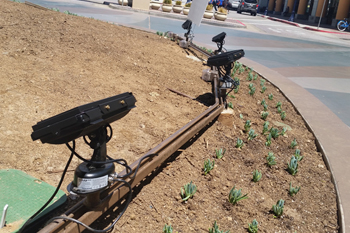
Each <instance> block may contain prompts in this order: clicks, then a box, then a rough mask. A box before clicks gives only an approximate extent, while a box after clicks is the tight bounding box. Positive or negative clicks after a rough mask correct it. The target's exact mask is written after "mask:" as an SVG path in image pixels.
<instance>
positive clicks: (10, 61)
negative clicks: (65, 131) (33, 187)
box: [0, 0, 338, 232]
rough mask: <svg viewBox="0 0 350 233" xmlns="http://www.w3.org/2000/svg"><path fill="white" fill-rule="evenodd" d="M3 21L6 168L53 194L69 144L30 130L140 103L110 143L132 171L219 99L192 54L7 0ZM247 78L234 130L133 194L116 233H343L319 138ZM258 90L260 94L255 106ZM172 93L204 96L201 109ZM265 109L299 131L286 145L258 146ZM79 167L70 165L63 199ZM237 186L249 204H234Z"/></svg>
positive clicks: (1, 164)
mask: <svg viewBox="0 0 350 233" xmlns="http://www.w3.org/2000/svg"><path fill="white" fill-rule="evenodd" d="M0 14H1V18H0V32H1V34H0V63H1V67H0V71H1V72H0V84H1V85H0V94H1V100H2V101H1V103H0V108H1V109H2V111H0V117H1V118H0V119H1V120H0V130H1V132H2V134H0V142H1V144H0V151H1V156H0V169H8V168H11V169H20V170H23V171H25V172H27V173H28V174H30V175H32V176H34V177H37V178H39V179H42V180H44V181H45V182H47V183H49V184H51V185H53V186H56V185H57V183H58V180H59V178H60V176H61V171H62V170H63V168H64V166H65V163H66V160H68V157H69V151H68V149H66V148H65V146H63V145H49V144H41V143H39V142H33V141H32V140H31V138H30V134H31V132H32V129H31V126H32V125H35V124H36V122H38V121H40V120H43V119H46V118H48V117H50V116H53V115H56V114H58V113H60V112H63V111H66V110H69V109H71V108H73V107H76V106H79V105H82V104H85V103H89V102H92V101H96V100H99V99H102V98H106V97H109V96H113V95H116V94H120V93H123V92H127V91H131V92H133V94H134V95H135V97H136V99H137V103H136V105H137V107H136V108H135V109H133V110H132V111H131V112H130V113H129V114H128V115H127V116H125V117H124V118H123V119H121V120H119V121H117V122H115V123H113V124H112V127H113V129H114V134H113V135H114V136H113V138H112V140H111V141H110V142H109V143H108V144H107V147H108V155H110V156H111V157H114V158H124V159H126V160H127V161H128V162H129V163H131V162H133V161H135V160H136V159H137V158H138V157H140V156H141V155H142V154H143V153H145V152H147V151H148V150H149V149H151V148H153V147H154V146H156V145H157V144H159V143H160V142H161V141H162V140H164V139H165V138H167V137H168V136H170V135H171V134H172V133H174V132H175V131H176V130H177V129H179V128H181V127H182V126H183V125H185V124H186V123H187V122H189V121H190V120H191V119H193V118H194V117H196V116H197V115H199V114H200V113H201V112H203V111H204V110H205V109H206V108H207V106H205V104H208V103H209V104H210V102H211V101H212V100H213V99H212V96H211V94H210V93H209V92H210V90H211V86H210V85H209V84H207V83H205V82H204V81H202V80H201V79H200V75H201V72H202V69H204V68H205V67H203V65H202V63H201V62H198V61H194V60H193V59H191V58H188V56H189V55H193V54H192V53H191V52H190V51H186V50H183V49H181V48H180V47H179V46H178V45H177V44H176V43H175V42H172V41H170V40H168V39H164V38H163V37H160V36H158V35H156V34H151V33H147V32H143V31H138V30H134V29H129V28H125V27H119V26H116V25H113V24H108V23H104V22H102V21H98V20H94V19H89V18H83V17H77V16H72V15H67V14H63V13H59V12H53V11H43V10H40V9H36V8H32V7H30V6H27V5H25V4H20V3H13V2H10V1H7V0H0ZM125 36H127V38H128V39H127V40H126V39H125ZM213 47H214V46H213ZM243 49H244V48H243ZM169 54H171V55H169ZM174 67H176V69H174ZM248 73H249V70H244V71H243V72H242V73H241V74H238V71H237V75H236V77H238V78H240V80H241V87H240V89H239V91H238V93H233V92H232V93H231V94H232V95H234V97H235V98H233V97H229V102H231V103H232V107H233V110H234V123H233V125H230V126H227V125H224V124H222V123H220V122H218V121H216V122H214V123H213V124H212V125H210V126H208V128H206V130H204V131H203V132H201V134H200V135H198V137H196V138H195V139H194V140H193V141H191V142H190V143H188V144H187V145H186V147H184V148H183V149H182V150H180V151H179V153H176V154H175V155H173V156H172V157H171V158H170V160H169V161H168V162H167V163H166V165H164V166H163V167H161V168H160V169H158V170H157V171H156V172H155V174H154V175H153V176H151V178H149V179H147V180H146V181H145V182H144V183H143V185H141V186H139V187H138V188H137V189H136V190H135V191H136V192H135V197H134V198H133V201H132V203H131V204H130V206H129V208H128V209H127V211H126V213H125V214H124V216H123V217H122V218H121V219H120V221H119V222H118V224H117V226H116V228H115V230H114V232H138V231H145V232H161V231H162V228H163V226H164V225H165V224H171V225H172V227H173V228H174V231H175V232H176V231H178V232H207V231H208V229H209V228H211V227H212V225H213V223H214V221H216V222H217V224H218V225H219V228H220V230H224V231H226V230H230V232H247V227H248V223H251V222H252V221H253V220H254V219H256V220H257V221H258V222H259V232H295V231H297V232H338V223H337V219H338V216H337V205H336V194H335V189H334V185H333V184H332V182H331V174H330V172H329V171H328V170H327V168H326V166H325V164H324V162H323V160H322V155H321V153H319V152H318V151H317V147H316V144H315V138H314V136H313V135H312V133H310V132H309V131H308V129H307V127H306V125H305V122H304V121H303V120H302V118H301V116H300V115H299V114H298V113H297V112H296V111H295V109H294V107H293V106H292V105H291V104H290V103H289V102H288V101H287V100H286V99H285V97H284V96H283V94H282V93H280V92H279V91H278V89H277V88H276V87H274V86H273V85H271V84H270V83H268V82H266V83H265V84H264V85H265V86H266V88H267V89H266V91H265V93H261V92H260V90H261V86H260V82H261V77H257V79H256V80H252V81H247V78H248ZM252 74H253V77H255V72H254V71H253V72H252ZM250 83H253V86H254V87H255V88H256V91H255V93H254V95H252V96H251V95H250V94H249V84H250ZM167 87H170V88H172V89H175V90H178V91H181V92H183V93H185V94H188V95H191V96H194V97H198V99H199V100H200V101H201V102H202V103H200V102H198V101H194V100H191V99H189V98H186V97H182V96H179V95H176V94H174V93H172V92H170V91H169V90H168V89H167ZM269 94H272V95H273V99H272V100H269V99H268V95H269ZM262 99H265V101H266V103H267V105H268V109H267V111H268V112H269V115H268V117H267V119H266V120H267V121H269V123H270V124H269V128H271V127H274V128H278V129H279V130H282V128H283V127H287V128H289V127H290V128H291V130H288V131H287V132H286V135H285V136H279V137H278V138H277V139H276V140H274V139H272V140H271V146H270V147H267V146H266V145H265V142H266V135H262V129H263V124H264V122H265V120H263V119H261V112H262V111H263V106H262V105H261V101H262ZM277 102H281V103H282V110H283V111H285V112H286V118H285V120H281V117H280V114H279V113H278V112H277V109H276V107H275V106H276V103H277ZM241 117H243V119H242V118H241ZM246 120H250V121H251V124H252V126H251V128H252V129H254V130H255V133H257V134H258V136H257V137H256V138H254V139H253V140H250V141H248V140H247V134H246V133H245V132H244V124H245V122H246ZM237 138H240V139H242V140H243V141H244V143H245V144H244V145H243V147H242V149H237V148H236V147H235V145H236V140H237ZM294 139H296V141H297V143H298V145H297V147H296V148H297V149H300V151H301V155H302V156H304V158H303V160H302V161H300V162H299V167H298V172H297V173H296V175H295V176H292V175H290V174H289V173H288V171H287V170H286V169H287V167H288V165H287V163H288V162H290V158H291V157H292V155H293V154H294V153H295V149H296V148H294V149H291V148H289V147H290V144H291V142H292V140H294ZM77 146H78V148H77V150H78V151H79V152H80V153H81V154H82V155H83V156H84V157H85V158H89V157H90V155H91V151H90V150H89V149H88V148H87V147H85V146H84V143H83V141H82V140H79V141H78V145H77ZM220 148H223V149H226V153H225V154H224V156H223V158H222V159H217V158H216V155H215V150H216V149H220ZM268 152H273V153H274V156H275V157H276V163H277V164H276V165H273V166H272V167H269V166H267V164H266V156H267V155H268ZM208 158H209V159H210V160H211V161H213V160H214V161H215V167H214V169H213V170H211V171H210V172H209V174H207V175H204V174H203V164H204V161H205V160H207V159H208ZM78 164H79V161H78V159H76V158H74V160H73V162H72V164H71V166H70V172H68V174H67V176H66V178H65V181H64V184H63V186H62V189H63V190H64V191H66V190H65V187H66V186H67V185H68V183H70V182H71V180H72V178H73V172H72V171H73V170H74V169H75V167H76V166H77V165H78ZM121 169H122V168H118V170H121ZM255 169H258V170H259V171H260V172H262V178H261V180H260V181H259V182H256V183H255V182H253V181H252V177H253V176H252V172H253V171H254V170H255ZM190 181H193V183H194V184H195V185H196V186H197V192H196V193H195V194H194V196H193V198H191V199H189V200H188V201H187V202H183V201H182V200H181V196H180V189H181V187H183V186H184V185H185V184H186V183H189V182H190ZM290 182H292V185H293V187H295V186H300V187H301V189H300V191H299V192H298V193H297V194H296V195H294V196H293V197H292V196H290V195H289V194H288V190H289V184H290ZM234 186H235V187H236V189H242V193H243V194H247V196H248V199H245V200H242V201H239V202H238V203H237V204H236V205H232V204H231V203H229V202H228V195H229V192H230V190H231V189H232V188H233V187H234ZM280 199H283V200H284V201H285V207H284V213H283V215H282V216H281V217H279V218H276V217H274V213H272V212H271V209H272V206H273V205H275V204H276V202H277V201H278V200H280ZM114 217H116V216H115V214H113V213H112V212H109V215H107V217H105V218H106V219H104V218H102V219H100V220H99V221H98V223H97V224H95V225H94V226H95V227H105V226H107V225H108V224H110V223H111V221H112V220H113V218H114Z"/></svg>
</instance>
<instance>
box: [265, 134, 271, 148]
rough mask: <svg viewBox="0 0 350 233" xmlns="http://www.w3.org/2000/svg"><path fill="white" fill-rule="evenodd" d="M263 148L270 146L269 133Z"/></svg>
mask: <svg viewBox="0 0 350 233" xmlns="http://www.w3.org/2000/svg"><path fill="white" fill-rule="evenodd" d="M265 146H271V133H269V135H267V137H266V142H265Z"/></svg>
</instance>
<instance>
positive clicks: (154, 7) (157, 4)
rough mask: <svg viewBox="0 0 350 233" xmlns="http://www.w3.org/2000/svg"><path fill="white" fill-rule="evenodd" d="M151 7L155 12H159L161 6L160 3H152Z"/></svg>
mask: <svg viewBox="0 0 350 233" xmlns="http://www.w3.org/2000/svg"><path fill="white" fill-rule="evenodd" d="M150 6H151V9H153V10H159V8H160V6H161V4H160V3H159V2H151V4H150Z"/></svg>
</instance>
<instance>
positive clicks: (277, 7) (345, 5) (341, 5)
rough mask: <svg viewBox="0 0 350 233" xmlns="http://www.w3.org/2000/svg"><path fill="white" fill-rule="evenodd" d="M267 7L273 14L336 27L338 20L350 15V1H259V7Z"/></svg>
mask: <svg viewBox="0 0 350 233" xmlns="http://www.w3.org/2000/svg"><path fill="white" fill-rule="evenodd" d="M264 6H265V7H267V8H268V11H269V12H273V14H276V15H278V14H283V13H284V14H285V15H288V14H291V13H292V12H293V9H295V18H296V19H306V20H309V21H310V22H318V21H319V19H320V17H321V23H323V24H329V25H332V26H336V24H337V22H338V21H339V20H343V19H344V18H348V17H349V15H350V0H260V6H259V7H264Z"/></svg>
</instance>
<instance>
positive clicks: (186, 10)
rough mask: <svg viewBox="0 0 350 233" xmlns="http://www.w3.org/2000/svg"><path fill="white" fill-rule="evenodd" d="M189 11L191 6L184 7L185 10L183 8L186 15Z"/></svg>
mask: <svg viewBox="0 0 350 233" xmlns="http://www.w3.org/2000/svg"><path fill="white" fill-rule="evenodd" d="M188 12H190V8H189V7H184V10H183V12H182V13H183V14H184V15H188Z"/></svg>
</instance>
